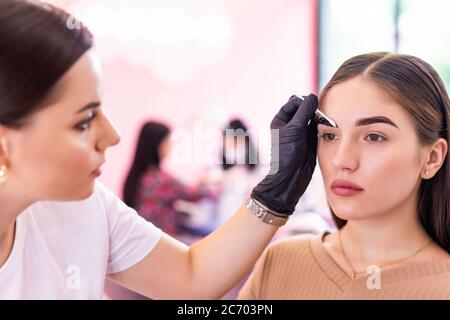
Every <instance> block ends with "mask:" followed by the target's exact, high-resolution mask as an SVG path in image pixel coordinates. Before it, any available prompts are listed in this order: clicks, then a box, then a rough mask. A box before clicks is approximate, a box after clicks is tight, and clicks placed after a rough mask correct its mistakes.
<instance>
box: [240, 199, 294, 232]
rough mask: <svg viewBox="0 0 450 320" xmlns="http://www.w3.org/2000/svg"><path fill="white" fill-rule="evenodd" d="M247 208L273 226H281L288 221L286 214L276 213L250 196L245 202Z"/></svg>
mask: <svg viewBox="0 0 450 320" xmlns="http://www.w3.org/2000/svg"><path fill="white" fill-rule="evenodd" d="M247 208H248V209H249V210H250V211H251V212H252V213H253V214H255V215H256V216H257V217H258V218H259V219H261V220H262V222H264V223H267V224H271V225H273V226H277V227H281V226H283V225H284V224H285V223H286V222H287V221H288V219H289V218H288V216H286V215H281V214H279V213H276V212H274V211H272V210H270V209H269V208H267V207H266V206H264V205H263V204H262V203H261V202H259V201H257V200H255V199H252V198H250V199H249V200H248V202H247Z"/></svg>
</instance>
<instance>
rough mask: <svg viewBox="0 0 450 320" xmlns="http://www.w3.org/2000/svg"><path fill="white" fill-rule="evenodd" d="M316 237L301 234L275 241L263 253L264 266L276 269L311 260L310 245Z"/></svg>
mask: <svg viewBox="0 0 450 320" xmlns="http://www.w3.org/2000/svg"><path fill="white" fill-rule="evenodd" d="M315 237H318V236H317V235H314V234H301V235H296V236H292V237H288V238H283V239H280V240H276V241H275V242H273V243H272V244H271V245H269V246H268V247H267V249H266V252H265V258H264V259H265V264H270V265H271V268H273V269H277V267H278V266H280V267H282V266H285V265H286V264H295V265H299V264H304V263H309V262H310V261H311V259H312V253H311V249H310V243H311V241H312V240H313V239H314V238H315Z"/></svg>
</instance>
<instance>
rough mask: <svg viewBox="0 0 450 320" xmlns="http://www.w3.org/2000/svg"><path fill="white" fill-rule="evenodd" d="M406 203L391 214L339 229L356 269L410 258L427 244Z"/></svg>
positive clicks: (410, 204) (413, 209) (411, 205)
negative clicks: (409, 256)
mask: <svg viewBox="0 0 450 320" xmlns="http://www.w3.org/2000/svg"><path fill="white" fill-rule="evenodd" d="M416 210H417V206H416V205H415V202H414V201H409V202H408V203H405V204H403V205H402V206H401V207H397V208H395V209H394V210H392V211H390V213H387V214H384V215H377V217H374V218H370V219H364V220H352V221H348V223H347V225H346V226H345V227H344V228H342V229H341V240H342V244H343V247H344V250H345V253H346V255H347V257H348V258H349V259H350V261H352V263H353V266H354V268H355V269H358V268H361V267H363V268H365V267H366V266H367V265H368V264H383V263H387V262H390V261H394V260H398V259H402V258H404V257H407V256H408V255H411V254H413V253H414V252H415V251H417V250H418V249H419V248H421V247H423V246H424V245H426V244H427V243H428V242H429V241H430V237H429V236H428V234H427V233H426V231H425V230H424V229H423V227H422V225H421V223H420V221H419V218H418V216H417V214H416Z"/></svg>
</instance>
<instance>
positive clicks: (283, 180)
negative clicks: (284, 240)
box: [252, 94, 318, 215]
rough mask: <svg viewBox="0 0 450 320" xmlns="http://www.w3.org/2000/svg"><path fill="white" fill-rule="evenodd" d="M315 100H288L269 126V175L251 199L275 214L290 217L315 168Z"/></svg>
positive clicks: (308, 98)
mask: <svg viewBox="0 0 450 320" xmlns="http://www.w3.org/2000/svg"><path fill="white" fill-rule="evenodd" d="M317 107H318V99H317V97H316V96H315V95H314V94H311V95H309V96H308V97H306V98H305V100H302V99H300V98H299V97H297V96H292V97H291V98H290V99H289V102H288V103H286V104H285V105H284V106H283V107H282V108H281V110H280V111H279V112H278V114H277V115H276V116H275V118H274V119H273V120H272V123H271V125H270V128H271V132H272V150H271V161H270V172H269V174H268V175H267V176H266V177H265V178H264V179H263V180H262V181H261V182H260V183H259V184H258V185H257V186H256V187H255V188H254V189H253V191H252V198H254V199H255V200H257V201H259V202H261V203H262V204H263V205H265V206H266V207H267V208H269V209H271V210H272V211H275V212H277V213H279V214H285V215H291V214H292V213H293V212H294V210H295V206H296V205H297V202H298V200H299V199H300V197H301V196H302V195H303V193H304V192H305V190H306V188H307V187H308V185H309V183H310V182H311V179H312V175H313V173H314V169H315V167H316V155H317V121H316V120H315V112H316V110H317Z"/></svg>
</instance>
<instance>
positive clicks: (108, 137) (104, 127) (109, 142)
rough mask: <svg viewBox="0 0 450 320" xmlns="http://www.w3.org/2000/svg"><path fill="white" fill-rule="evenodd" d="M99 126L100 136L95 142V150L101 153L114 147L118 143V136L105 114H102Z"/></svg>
mask: <svg viewBox="0 0 450 320" xmlns="http://www.w3.org/2000/svg"><path fill="white" fill-rule="evenodd" d="M99 125H100V130H99V132H100V134H99V138H98V140H97V145H96V149H97V150H98V151H102V152H103V151H105V150H106V149H107V148H109V147H112V146H115V145H117V144H118V143H119V142H120V134H119V132H118V130H117V129H116V128H115V127H114V125H113V124H112V122H111V121H110V119H109V117H108V115H107V114H106V113H104V114H103V117H102V121H101V122H100V124H99Z"/></svg>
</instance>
